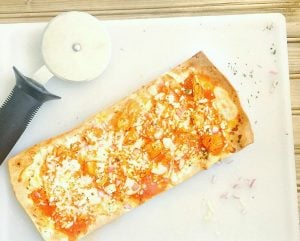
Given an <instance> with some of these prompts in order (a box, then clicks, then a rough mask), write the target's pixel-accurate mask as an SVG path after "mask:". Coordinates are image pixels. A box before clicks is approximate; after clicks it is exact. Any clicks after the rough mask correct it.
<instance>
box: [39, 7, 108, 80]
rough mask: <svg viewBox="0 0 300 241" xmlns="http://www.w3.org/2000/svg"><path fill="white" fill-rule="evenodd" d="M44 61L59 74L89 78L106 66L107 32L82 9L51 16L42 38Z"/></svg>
mask: <svg viewBox="0 0 300 241" xmlns="http://www.w3.org/2000/svg"><path fill="white" fill-rule="evenodd" d="M42 54H43V58H44V61H45V65H46V66H47V68H48V69H49V70H50V71H51V72H52V74H53V75H55V76H57V77H58V78H61V79H64V80H70V81H88V80H92V79H95V78H97V77H98V76H99V75H100V74H102V72H103V71H104V70H105V68H106V67H107V65H108V63H109V60H110V55H111V43H110V39H109V35H108V33H107V32H106V30H105V28H104V27H103V26H102V24H101V22H100V21H99V20H98V19H97V18H95V17H93V16H91V15H89V14H87V13H83V12H68V13H63V14H60V15H58V16H57V17H55V18H54V19H53V20H51V21H50V22H49V24H48V26H47V27H46V29H45V32H44V36H43V40H42Z"/></svg>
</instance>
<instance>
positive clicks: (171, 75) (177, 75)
mask: <svg viewBox="0 0 300 241" xmlns="http://www.w3.org/2000/svg"><path fill="white" fill-rule="evenodd" d="M190 70H193V71H201V73H202V74H205V75H207V76H209V77H210V79H211V81H212V84H213V85H215V86H219V87H221V88H223V89H224V90H226V91H227V92H228V95H229V96H230V99H231V100H232V101H233V103H234V104H235V106H236V108H237V112H238V114H239V118H240V122H239V125H238V129H237V134H236V135H235V138H236V139H235V140H234V141H235V142H236V143H239V144H237V145H236V151H238V150H240V149H242V148H244V147H245V146H247V145H249V144H251V143H252V142H253V132H252V130H251V125H250V122H249V119H248V117H247V115H246V114H245V112H244V110H243V109H242V107H241V104H240V101H239V98H238V96H237V93H236V91H235V89H234V88H233V86H232V85H231V84H230V83H229V81H228V80H227V78H226V77H225V76H224V75H222V74H221V72H220V71H219V70H218V69H217V68H216V67H215V66H214V65H213V64H212V63H211V62H210V61H209V60H208V58H207V57H206V56H205V55H204V53H202V52H199V53H197V54H196V55H194V56H193V57H192V58H190V59H189V60H187V61H186V62H184V63H183V64H181V65H179V66H177V67H175V68H174V69H172V70H171V71H169V72H167V73H165V75H163V77H164V78H167V79H176V80H177V81H182V80H184V79H185V78H186V77H187V76H188V74H189V71H190ZM155 81H157V80H154V81H153V82H150V83H149V84H147V85H146V86H144V87H143V88H142V89H140V90H138V91H137V92H135V93H133V94H132V95H130V96H129V97H126V98H124V99H123V100H121V101H119V102H118V103H117V104H115V105H113V106H111V107H110V108H108V109H106V110H104V111H103V112H101V113H98V114H96V115H94V116H93V117H91V118H89V119H87V120H86V121H85V122H83V123H82V124H81V125H80V126H78V127H76V128H75V129H73V130H71V131H69V132H67V133H63V134H61V135H59V136H57V137H53V138H51V139H49V140H46V141H44V142H41V143H40V144H37V145H35V146H33V147H31V148H29V149H27V150H25V151H23V152H22V153H20V154H18V155H16V156H15V157H13V158H12V159H10V160H9V162H8V166H9V173H10V179H11V183H12V186H13V189H14V192H15V195H16V197H17V199H18V201H19V202H20V204H21V205H22V207H23V208H24V209H25V211H26V212H27V214H28V215H29V216H30V218H31V219H32V221H33V223H34V225H35V226H36V228H37V229H38V231H39V232H40V233H41V234H42V236H43V238H44V239H45V240H47V241H57V240H68V236H67V235H66V234H64V233H62V232H60V231H58V230H56V229H55V228H54V226H53V224H51V222H49V221H50V220H49V218H48V217H46V216H45V215H43V213H42V212H41V211H40V210H39V209H38V208H37V207H35V206H34V204H33V202H32V200H31V199H30V198H29V197H28V192H27V187H28V184H29V179H28V178H20V177H21V176H22V173H23V172H24V170H26V168H28V167H29V166H30V165H31V164H32V163H33V157H34V156H35V154H36V153H37V152H38V151H40V150H41V149H42V148H44V147H45V146H52V145H54V144H55V143H58V142H59V141H60V140H61V139H62V138H65V137H68V136H72V135H75V134H76V133H79V132H80V131H81V130H83V129H85V128H86V127H88V126H90V125H92V123H93V122H94V121H95V120H96V119H99V118H104V117H103V116H109V115H111V114H113V113H114V112H115V111H116V110H119V109H122V106H123V104H124V103H125V102H126V101H127V100H128V99H130V98H134V95H135V94H137V93H139V92H140V91H143V89H147V88H148V87H150V86H151V85H153V83H154V82H155ZM238 138H239V141H237V139H238ZM226 156H227V155H223V156H222V155H220V156H212V155H211V156H210V158H209V160H208V162H207V163H206V165H204V166H199V165H198V166H195V167H192V168H190V169H189V172H188V173H186V174H185V175H181V176H179V177H177V180H176V181H174V182H173V183H172V184H170V185H169V187H168V188H167V189H169V188H171V187H173V186H175V185H177V184H179V183H181V182H183V181H185V180H186V179H188V178H190V177H191V176H193V175H194V174H195V173H197V172H199V171H201V170H204V169H207V168H209V167H210V166H212V165H213V164H214V163H216V162H218V161H219V160H220V159H221V158H225V157H226ZM136 206H137V205H136ZM126 212H128V210H126V209H125V208H123V209H122V210H120V211H119V212H117V213H115V214H113V215H110V216H104V215H102V216H98V217H97V220H96V222H95V223H93V224H91V225H90V226H89V227H88V230H87V233H90V232H92V231H93V230H95V229H97V228H99V227H101V226H103V225H104V224H106V223H109V222H111V221H112V220H114V219H115V218H117V217H119V216H121V215H122V214H124V213H126ZM85 235H86V233H82V234H80V235H79V237H78V238H80V237H82V236H85Z"/></svg>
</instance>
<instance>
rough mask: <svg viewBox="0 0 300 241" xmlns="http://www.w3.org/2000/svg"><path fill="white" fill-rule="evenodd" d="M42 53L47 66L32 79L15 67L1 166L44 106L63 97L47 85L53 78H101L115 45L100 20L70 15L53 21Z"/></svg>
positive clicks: (1, 121) (2, 114)
mask: <svg viewBox="0 0 300 241" xmlns="http://www.w3.org/2000/svg"><path fill="white" fill-rule="evenodd" d="M41 51H42V56H43V59H44V65H43V66H42V67H41V68H40V69H38V70H37V71H36V72H35V74H33V76H32V78H29V77H26V76H24V75H23V74H21V73H20V72H19V71H18V70H17V69H16V68H15V67H13V70H14V73H15V76H16V85H15V87H14V88H13V90H12V91H11V93H10V95H9V96H8V97H7V99H6V101H5V102H4V104H3V105H2V106H1V108H0V164H1V163H2V162H3V161H4V159H5V158H6V156H7V155H8V153H9V152H10V150H11V149H12V148H13V147H14V145H15V143H16V142H17V141H18V139H19V137H20V136H21V135H22V133H23V132H24V131H25V129H26V127H27V125H28V124H29V122H30V121H31V120H32V118H33V117H34V115H35V114H36V113H37V111H38V109H39V108H40V107H41V106H42V104H43V103H45V102H46V101H49V100H55V99H59V98H60V97H59V96H56V95H54V94H52V93H50V92H49V91H48V90H47V89H46V88H45V87H44V86H43V85H44V84H45V83H46V82H47V81H48V80H49V79H51V78H52V77H53V76H55V77H57V78H59V79H62V80H68V81H74V82H79V81H80V82H81V81H89V80H93V79H95V78H97V77H98V76H99V75H101V74H102V73H103V71H104V70H105V68H106V67H107V65H108V63H109V60H110V55H111V43H110V38H109V35H108V33H107V32H106V30H105V28H104V27H103V26H102V24H101V22H99V20H98V19H97V18H95V17H93V16H91V15H89V14H87V13H84V12H67V13H63V14H60V15H58V16H56V17H55V18H53V19H52V20H51V21H50V22H49V24H48V25H47V27H46V28H45V31H44V34H43V38H42V45H41Z"/></svg>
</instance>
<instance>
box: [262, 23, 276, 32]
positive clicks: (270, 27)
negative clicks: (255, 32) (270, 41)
mask: <svg viewBox="0 0 300 241" xmlns="http://www.w3.org/2000/svg"><path fill="white" fill-rule="evenodd" d="M273 28H274V25H273V23H270V24H268V25H267V26H266V27H265V28H264V29H263V31H266V30H268V31H271V30H272V29H273Z"/></svg>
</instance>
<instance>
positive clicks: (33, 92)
mask: <svg viewBox="0 0 300 241" xmlns="http://www.w3.org/2000/svg"><path fill="white" fill-rule="evenodd" d="M13 70H14V72H15V76H16V85H15V87H14V89H13V90H12V91H11V93H10V95H9V96H8V97H7V99H6V101H5V102H4V104H3V105H2V107H1V108H0V165H1V164H2V162H3V161H4V160H5V158H6V157H7V155H8V154H9V152H10V151H11V149H12V148H13V147H14V145H15V144H16V142H17V141H18V139H19V137H20V136H21V135H22V134H23V132H24V131H25V129H26V127H27V125H28V124H29V122H30V121H31V120H32V118H33V117H34V115H35V114H36V112H37V111H38V109H39V108H40V107H41V105H42V104H43V103H44V102H46V101H48V100H53V99H60V97H59V96H56V95H53V94H51V93H49V92H48V91H47V90H46V89H45V88H44V87H43V86H42V85H41V84H39V83H38V82H36V81H34V80H32V79H30V78H28V77H26V76H24V75H22V74H21V73H20V72H19V71H18V70H17V69H16V68H15V67H14V68H13Z"/></svg>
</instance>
